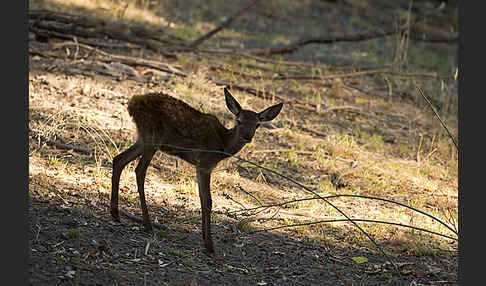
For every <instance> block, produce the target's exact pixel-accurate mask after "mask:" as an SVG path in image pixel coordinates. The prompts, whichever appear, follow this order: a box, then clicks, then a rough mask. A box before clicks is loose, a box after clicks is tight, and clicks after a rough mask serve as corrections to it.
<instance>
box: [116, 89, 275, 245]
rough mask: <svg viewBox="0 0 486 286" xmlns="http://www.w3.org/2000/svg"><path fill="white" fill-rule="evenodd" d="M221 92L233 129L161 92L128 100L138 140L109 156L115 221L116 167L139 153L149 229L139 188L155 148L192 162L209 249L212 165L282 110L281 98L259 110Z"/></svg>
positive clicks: (139, 177) (118, 170) (138, 170)
mask: <svg viewBox="0 0 486 286" xmlns="http://www.w3.org/2000/svg"><path fill="white" fill-rule="evenodd" d="M224 93H225V99H226V105H227V107H228V109H229V110H230V111H231V112H232V113H233V114H234V115H236V121H237V124H236V125H235V127H234V128H232V129H227V128H226V127H224V126H223V124H221V123H220V122H219V120H218V119H217V118H216V117H215V116H214V115H211V114H204V113H202V112H200V111H198V110H196V109H194V108H192V107H190V106H189V105H187V104H186V103H184V102H183V101H181V100H178V99H176V98H174V97H172V96H169V95H167V94H164V93H149V94H145V95H136V96H133V97H132V98H131V99H130V101H129V103H128V113H129V114H130V116H131V117H132V118H133V121H134V122H135V125H136V126H137V131H138V140H137V141H136V142H135V144H133V145H132V146H131V147H130V148H128V149H127V150H125V151H124V152H122V153H120V154H118V155H117V156H115V158H114V159H113V174H112V192H111V202H110V211H111V215H112V216H113V218H114V219H115V220H117V221H119V220H120V218H119V212H118V188H119V183H120V176H121V172H122V171H123V168H124V167H125V166H126V165H127V164H128V163H129V162H131V161H133V160H134V159H136V158H137V157H138V156H140V155H141V156H142V157H141V159H140V161H139V163H138V165H137V167H136V169H135V173H136V175H137V188H138V192H139V195H140V204H141V208H142V221H143V224H144V226H145V230H147V231H151V230H152V225H151V223H150V219H149V215H148V210H147V205H146V202H145V193H144V180H145V175H146V171H147V167H148V165H149V164H150V161H151V160H152V157H153V155H154V154H155V152H156V151H157V150H160V151H162V152H165V153H168V154H172V155H176V156H178V157H180V158H182V159H183V160H185V161H187V162H189V163H191V164H193V165H195V166H196V175H197V180H198V189H199V197H200V199H201V212H202V226H203V240H204V244H205V247H206V250H207V251H208V252H209V253H213V252H214V248H213V242H212V239H211V224H210V218H211V208H212V202H211V193H210V177H211V170H212V169H213V168H214V167H215V166H216V165H217V164H218V162H220V161H221V160H223V159H224V158H226V157H228V156H231V155H234V154H235V153H237V152H238V151H239V150H240V149H241V148H243V146H244V145H245V144H246V143H248V142H250V141H251V139H252V138H253V135H254V134H255V131H256V129H257V128H258V126H259V122H264V121H269V120H272V119H273V118H275V117H276V116H277V115H278V113H279V112H280V110H281V109H282V103H279V104H276V105H274V106H271V107H269V108H267V109H265V110H264V111H262V112H260V113H256V112H254V111H251V110H245V109H242V108H241V106H240V105H239V103H238V102H237V101H236V99H234V98H233V96H232V95H231V93H230V92H229V91H228V90H227V89H226V88H225V89H224ZM215 151H216V152H215Z"/></svg>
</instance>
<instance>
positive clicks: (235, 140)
mask: <svg viewBox="0 0 486 286" xmlns="http://www.w3.org/2000/svg"><path fill="white" fill-rule="evenodd" d="M246 143H247V142H246V141H245V140H243V139H242V138H241V136H239V134H238V132H237V131H236V127H234V128H232V129H227V132H226V134H225V138H224V152H226V153H230V154H231V155H234V154H236V153H238V152H239V151H240V150H241V148H243V146H245V145H246Z"/></svg>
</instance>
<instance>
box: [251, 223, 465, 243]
mask: <svg viewBox="0 0 486 286" xmlns="http://www.w3.org/2000/svg"><path fill="white" fill-rule="evenodd" d="M352 220H353V221H359V222H372V223H381V224H389V225H395V226H401V227H407V228H411V229H415V230H418V231H423V232H428V233H431V234H434V235H438V236H441V237H445V238H448V239H451V240H455V241H458V240H459V239H458V238H455V237H452V236H448V235H445V234H442V233H438V232H435V231H431V230H428V229H425V228H421V227H416V226H412V225H407V224H402V223H396V222H389V221H382V220H374V219H360V218H356V219H352ZM329 222H347V219H325V220H319V221H312V222H305V223H296V224H289V225H281V226H276V227H271V228H265V229H258V230H254V231H251V232H249V233H250V234H253V233H257V232H262V231H270V230H276V229H282V228H287V227H296V226H304V225H313V224H319V223H329Z"/></svg>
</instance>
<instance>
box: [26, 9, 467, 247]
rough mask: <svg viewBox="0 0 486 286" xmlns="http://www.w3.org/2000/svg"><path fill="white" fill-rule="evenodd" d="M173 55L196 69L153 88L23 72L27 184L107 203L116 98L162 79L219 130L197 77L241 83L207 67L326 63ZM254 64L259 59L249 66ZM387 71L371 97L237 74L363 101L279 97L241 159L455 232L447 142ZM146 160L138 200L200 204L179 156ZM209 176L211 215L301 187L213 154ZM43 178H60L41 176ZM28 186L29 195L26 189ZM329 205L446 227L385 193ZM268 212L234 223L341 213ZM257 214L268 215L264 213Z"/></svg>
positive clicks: (404, 242) (412, 238)
mask: <svg viewBox="0 0 486 286" xmlns="http://www.w3.org/2000/svg"><path fill="white" fill-rule="evenodd" d="M47 3H48V5H49V8H52V7H56V5H60V2H57V1H54V0H53V1H49V2H47ZM120 5H121V4H120V3H116V2H115V1H95V0H92V1H79V0H70V1H67V2H66V1H62V8H59V9H65V7H67V6H72V7H77V8H83V9H90V10H97V11H101V12H100V13H107V14H109V15H110V17H113V19H120V17H119V16H117V15H119V14H116V13H117V12H116V11H118V10H117V9H118V8H119V7H120ZM59 7H60V6H59ZM73 9H74V8H73ZM68 12H70V11H68ZM117 17H118V18H117ZM121 18H122V19H123V20H126V21H145V22H146V23H147V24H154V25H159V26H160V25H161V26H167V25H170V24H169V21H167V20H165V19H164V18H163V17H161V16H157V15H156V13H155V12H153V11H151V10H150V9H142V8H138V7H136V6H134V5H133V2H129V4H128V6H127V8H126V9H125V10H124V13H123V17H121ZM211 27H213V26H212V25H210V24H201V25H200V26H196V27H195V29H196V30H198V29H199V30H200V31H197V33H202V32H204V31H207V30H209V29H211ZM191 33H196V32H194V31H192V32H191ZM237 34H238V35H241V34H239V33H237V31H235V30H233V29H228V31H224V33H223V34H222V35H224V36H231V37H234V36H235V35H237ZM401 48H402V49H403V48H404V47H403V46H402V47H401ZM409 48H411V47H409ZM399 52H400V54H401V55H402V57H401V60H402V62H401V64H402V63H403V60H404V59H406V58H407V56H406V53H404V51H403V50H400V51H399ZM179 58H180V60H179V61H180V64H181V65H182V66H184V67H185V68H186V69H189V68H190V69H191V70H192V71H193V72H192V73H191V74H190V76H189V77H188V78H187V79H184V80H182V79H178V78H172V79H171V80H170V81H169V82H168V83H167V84H166V85H164V86H157V87H147V86H142V85H138V84H134V83H133V82H130V81H126V82H122V83H118V82H114V81H111V80H94V79H89V78H85V77H82V76H69V78H68V79H65V77H64V76H62V75H58V74H54V73H44V74H43V75H42V76H39V75H38V74H36V73H34V72H33V71H30V73H29V110H30V121H29V128H30V132H31V144H30V146H29V147H30V149H29V167H30V170H29V173H30V176H31V177H32V178H35V182H37V183H38V184H39V186H40V187H36V188H35V189H36V190H39V189H42V188H55V189H57V190H59V191H60V192H67V191H69V192H75V193H78V194H82V195H83V196H84V197H91V199H92V202H93V204H94V205H96V206H98V207H100V208H106V207H107V206H108V201H109V195H110V177H111V167H110V166H111V160H112V158H113V156H114V155H116V154H117V153H118V152H120V151H121V150H124V149H126V148H127V147H128V146H129V145H130V144H131V143H132V142H133V133H134V126H133V124H132V123H131V120H130V118H129V117H128V114H127V112H125V110H126V106H125V104H126V102H127V100H128V98H129V97H130V95H132V94H135V93H143V92H146V91H149V90H150V91H156V90H170V91H171V93H173V94H174V95H175V96H176V97H179V98H180V99H183V100H184V101H186V102H188V103H189V104H191V105H192V106H194V107H195V108H198V109H199V110H201V111H203V112H210V113H214V114H216V115H217V116H218V118H220V119H221V120H222V121H223V122H224V124H225V125H226V126H228V127H229V126H231V124H232V123H231V116H229V113H228V112H227V110H226V107H225V104H224V100H222V89H221V87H218V86H216V85H214V84H213V83H211V82H210V81H208V80H207V77H208V76H211V77H214V78H219V79H222V80H228V81H230V82H234V83H239V82H241V81H244V80H243V79H241V78H239V77H238V76H236V75H234V74H231V73H229V72H225V71H211V70H210V69H209V68H208V67H209V66H221V65H224V66H226V67H228V68H229V69H231V70H234V71H238V72H241V73H253V74H255V75H259V74H264V73H266V72H267V71H266V70H271V71H273V72H275V73H277V72H283V73H296V72H305V73H308V74H319V75H326V74H329V73H330V71H329V70H327V69H326V68H324V67H320V66H317V65H316V66H314V67H312V68H308V69H304V71H302V69H299V68H296V67H294V66H285V65H279V64H272V63H262V62H258V61H255V60H252V59H245V58H235V57H227V56H224V57H219V56H218V57H213V56H210V55H208V56H207V57H204V58H202V59H201V58H200V57H199V56H198V58H196V56H194V55H190V54H184V55H179ZM31 61H32V60H31ZM249 66H250V67H249ZM255 66H256V67H258V68H257V69H255V68H254V67H255ZM380 80H381V81H383V78H371V77H367V78H364V77H363V78H359V79H353V80H352V81H351V83H352V85H354V86H359V87H362V88H363V89H377V90H378V89H379V88H382V87H383V86H379V85H377V84H376V82H379V81H380ZM386 80H387V81H388V82H389V84H388V85H386V86H385V87H386V89H385V90H384V91H382V92H376V94H378V95H379V96H376V95H373V96H372V95H370V94H363V93H360V92H359V91H357V90H353V89H349V88H346V87H345V86H344V85H342V84H340V83H339V81H336V82H330V83H325V84H323V83H320V82H316V81H314V82H311V81H307V82H306V81H287V82H284V81H272V80H247V81H245V84H246V85H248V86H251V87H253V88H255V89H257V90H263V89H270V90H272V92H274V93H275V94H278V95H279V96H282V97H287V98H289V99H291V100H294V99H296V100H299V101H302V102H304V103H310V104H314V105H318V106H322V108H324V107H332V106H343V105H353V106H356V107H358V108H360V109H361V111H362V112H361V114H356V113H353V112H349V111H348V110H341V111H336V112H329V113H326V114H323V115H321V114H319V113H318V112H310V111H307V110H301V109H297V108H293V107H292V106H290V105H287V106H285V107H284V109H283V111H282V114H280V115H279V117H278V118H277V119H276V120H274V121H272V123H271V124H270V125H269V128H265V127H263V128H260V130H258V132H257V135H256V136H255V139H254V142H253V143H251V144H249V145H248V146H246V147H245V149H244V150H243V151H242V152H241V153H240V154H239V156H241V157H243V158H247V159H248V160H252V161H255V162H257V163H259V164H261V165H263V166H265V167H268V168H271V169H274V170H276V171H278V172H281V173H283V174H285V175H287V176H290V177H292V178H294V179H296V180H298V181H300V182H302V183H303V184H305V185H308V186H310V187H312V188H313V189H314V190H316V192H318V193H319V194H321V195H323V196H325V195H330V194H355V195H367V196H375V197H382V198H387V199H391V200H395V201H397V202H401V203H404V204H407V205H410V206H412V207H415V208H418V209H420V210H423V211H425V212H427V213H429V214H432V215H433V216H436V217H437V218H440V219H441V220H444V221H446V222H449V223H451V224H453V225H454V228H456V229H457V190H458V189H457V184H458V171H457V158H458V157H457V150H455V148H454V147H453V145H452V144H451V142H450V139H449V138H448V137H447V136H445V134H444V132H443V130H442V129H441V126H440V124H439V122H437V121H436V119H435V118H434V116H433V114H432V113H431V112H430V111H429V110H428V108H427V107H426V106H424V105H423V104H421V103H419V102H418V100H416V99H414V98H410V97H408V98H407V97H404V98H399V97H398V95H397V93H396V91H397V89H398V90H407V89H408V90H409V93H411V94H413V93H414V92H413V91H412V90H413V89H409V88H407V86H409V84H410V83H408V82H404V81H403V80H402V79H398V78H394V77H392V76H387V79H386ZM41 81H44V82H47V84H45V83H40V82H41ZM399 81H400V82H399ZM398 82H399V83H398ZM421 83H423V84H424V85H425V89H426V90H428V91H434V90H441V91H442V92H443V93H445V90H448V92H449V93H452V92H454V90H455V88H454V87H453V85H455V83H441V85H442V86H441V88H437V84H436V83H435V82H432V81H426V80H422V81H421ZM234 94H235V96H236V97H237V99H238V101H239V102H240V103H241V104H242V105H243V106H244V107H245V108H251V109H254V110H261V109H263V108H264V107H265V106H268V105H270V104H272V103H275V102H276V101H275V99H273V98H265V99H261V98H257V97H255V96H252V95H249V94H246V93H243V92H237V91H235V92H234ZM389 94H391V95H392V96H389ZM446 96H447V97H450V96H451V95H450V94H447V95H442V97H444V98H445V97H446ZM447 104H449V106H447V107H445V108H444V110H446V112H447V113H444V117H445V118H446V122H447V124H448V126H449V127H450V128H451V129H452V131H453V134H457V113H454V112H450V111H451V110H452V111H453V110H456V107H455V106H454V102H451V101H448V103H447ZM369 114H371V115H373V116H369ZM304 128H307V129H304ZM308 129H312V130H316V131H319V132H322V133H325V134H327V136H325V137H319V136H316V135H313V134H310V133H309V132H308V131H306V130H308ZM38 135H42V136H44V137H45V138H49V139H52V140H59V138H63V140H66V141H67V142H69V143H71V144H74V145H78V146H83V147H84V148H88V149H90V150H93V151H94V155H92V156H87V155H79V154H76V153H73V152H69V151H67V152H66V151H63V150H57V149H55V148H52V147H50V146H47V145H45V144H42V143H41V142H40V141H39V140H38V137H37V136H38ZM153 163H155V164H156V165H158V166H161V167H162V170H160V171H156V170H155V169H154V168H149V171H148V175H147V181H146V186H147V189H146V194H147V200H148V201H149V207H150V205H152V206H154V205H159V206H160V205H166V204H167V203H168V207H171V208H178V207H181V208H182V207H184V208H185V209H186V210H187V211H191V212H197V211H198V206H199V201H198V200H199V198H198V194H197V185H196V183H195V178H194V170H193V168H192V167H191V166H189V165H187V164H186V163H184V162H178V163H177V165H176V162H175V160H174V159H173V158H171V157H168V156H166V155H157V156H156V158H155V159H154V161H153ZM133 169H134V164H133V163H131V164H130V165H129V166H128V167H127V168H126V169H125V171H124V172H123V174H122V178H121V186H122V188H121V202H122V203H124V204H126V205H127V206H129V207H133V208H134V209H136V208H137V207H138V194H137V191H136V184H135V181H134V175H133ZM334 175H337V176H338V177H339V178H340V180H341V182H342V183H343V184H344V185H343V186H342V187H340V188H337V189H336V188H335V185H334V182H333V176H334ZM213 177H214V180H213V194H214V205H215V212H216V213H219V214H218V215H216V219H218V218H223V217H224V218H225V219H227V218H228V217H225V216H224V215H223V214H222V213H224V212H226V211H228V210H235V209H240V208H242V206H245V207H246V208H250V207H257V206H259V202H263V203H264V204H269V203H274V202H277V203H278V202H282V201H284V200H292V199H299V198H304V197H310V196H311V195H310V194H309V193H307V192H306V191H304V190H302V189H300V188H298V187H296V186H293V185H292V184H291V183H290V182H288V181H286V180H285V179H283V178H281V177H278V176H276V175H274V174H270V173H268V172H266V171H262V170H261V169H259V168H257V167H254V166H250V165H248V164H245V163H244V162H238V161H237V160H236V159H230V160H228V161H226V162H224V163H222V164H221V165H220V166H219V167H218V170H217V171H215V174H214V176H213ZM53 179H55V182H57V183H58V184H61V185H53V184H51V183H49V181H50V180H53ZM33 184H34V183H32V184H31V192H33V190H34V185H33ZM238 184H239V186H240V187H241V188H239V187H238ZM63 186H64V187H63ZM243 190H244V191H243ZM332 202H333V204H335V205H336V206H338V207H339V208H340V209H341V210H343V211H344V212H345V213H346V214H348V215H349V216H350V217H354V218H367V219H376V220H384V221H390V222H398V223H403V224H411V225H415V226H420V227H423V228H426V229H428V230H431V231H435V232H438V233H441V234H446V235H452V234H451V233H450V231H448V230H447V229H446V228H445V227H443V226H442V225H440V224H438V223H436V222H434V221H432V220H431V219H430V218H427V217H424V216H422V215H420V214H418V213H416V212H412V211H411V210H408V209H405V208H402V207H399V206H395V205H392V204H387V203H384V202H380V201H374V200H365V199H358V198H343V197H340V198H335V199H332ZM271 210H272V211H266V212H263V213H260V214H259V215H258V216H256V217H255V219H253V220H252V221H250V222H248V221H245V224H246V225H247V226H250V227H255V228H265V227H272V226H276V225H281V224H287V225H290V224H294V223H299V222H308V221H316V220H321V219H325V218H335V217H337V216H338V213H337V212H336V211H335V210H334V209H332V208H331V207H330V206H328V205H326V204H325V203H324V202H323V201H321V200H308V201H303V202H298V203H293V204H290V205H287V206H286V208H285V209H282V210H280V211H279V212H277V210H276V209H275V208H273V209H271ZM151 212H155V213H157V212H160V210H157V209H151ZM155 216H156V215H155ZM256 218H260V219H265V220H263V222H264V223H262V222H260V221H259V220H256ZM228 219H229V218H228ZM238 221H239V219H238V220H235V222H238ZM332 227H335V228H346V227H348V226H347V224H346V223H335V224H333V225H332ZM365 229H366V230H367V231H368V232H369V233H370V234H372V235H373V236H374V237H376V238H377V239H378V240H379V241H380V242H387V243H388V244H389V245H391V246H393V247H392V249H394V250H395V251H397V252H399V250H397V249H408V251H409V253H410V254H415V255H431V254H432V255H433V254H434V253H436V251H440V250H450V249H454V247H457V245H451V244H447V243H445V240H443V239H441V238H438V237H431V236H429V235H426V234H419V233H418V232H417V231H411V230H409V229H401V228H397V227H392V226H388V225H380V224H366V225H365ZM279 231H287V232H290V233H294V232H296V233H297V234H299V235H305V236H309V237H314V238H316V239H319V240H322V241H327V242H329V241H334V242H337V241H339V239H338V238H333V237H332V235H330V234H329V226H327V225H315V226H301V227H297V228H293V229H290V230H289V229H284V230H279ZM340 242H343V243H347V244H349V245H351V244H353V245H355V244H358V245H362V246H367V247H371V246H370V244H369V242H368V241H367V240H366V239H365V237H364V236H363V235H362V234H361V233H359V232H358V231H356V230H351V229H350V230H349V235H348V236H347V237H346V239H345V240H344V241H340Z"/></svg>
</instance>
